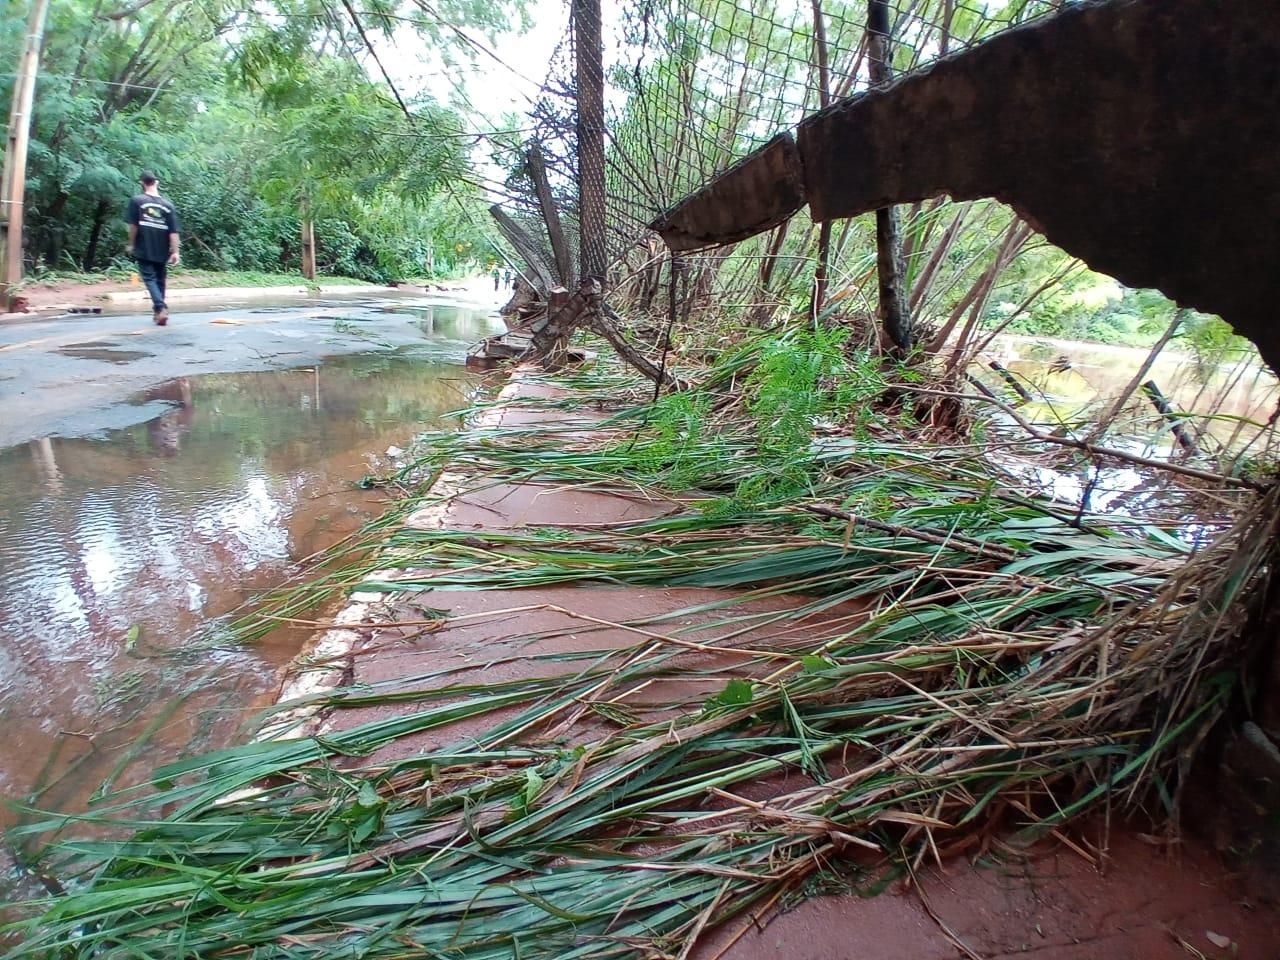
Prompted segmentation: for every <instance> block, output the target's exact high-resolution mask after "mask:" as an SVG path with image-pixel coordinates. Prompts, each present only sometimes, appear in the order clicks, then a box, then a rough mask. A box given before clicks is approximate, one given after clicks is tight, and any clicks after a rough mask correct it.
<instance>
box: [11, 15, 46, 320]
mask: <svg viewBox="0 0 1280 960" xmlns="http://www.w3.org/2000/svg"><path fill="white" fill-rule="evenodd" d="M48 12H49V0H33V2H32V4H31V13H30V16H29V17H28V19H27V39H26V43H25V44H24V45H23V49H22V59H21V60H19V61H18V74H17V78H16V79H15V81H14V85H13V104H12V106H11V107H10V110H9V136H8V139H7V140H6V141H5V151H4V172H3V176H2V178H0V271H2V273H0V311H7V310H8V309H9V300H10V298H11V297H12V296H13V294H14V293H15V292H16V288H17V286H18V284H20V283H21V282H22V227H23V215H22V214H23V202H24V200H25V197H26V187H27V145H28V143H29V142H30V139H31V105H32V103H33V102H34V101H35V94H36V74H37V73H38V72H39V69H40V50H41V48H42V47H43V46H44V22H45V16H46V15H47V14H48Z"/></svg>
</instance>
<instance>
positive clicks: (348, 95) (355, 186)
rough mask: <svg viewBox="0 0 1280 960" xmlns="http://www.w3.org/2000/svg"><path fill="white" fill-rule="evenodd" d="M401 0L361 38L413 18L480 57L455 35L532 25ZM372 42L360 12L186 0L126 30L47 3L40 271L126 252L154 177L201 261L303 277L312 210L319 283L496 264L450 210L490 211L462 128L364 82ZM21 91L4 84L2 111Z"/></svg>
mask: <svg viewBox="0 0 1280 960" xmlns="http://www.w3.org/2000/svg"><path fill="white" fill-rule="evenodd" d="M401 6H402V5H401V4H398V3H388V2H386V0H376V2H374V3H371V4H363V5H361V6H360V10H359V15H360V17H361V26H362V27H363V28H364V31H365V33H366V35H371V34H376V33H378V32H379V31H382V32H389V31H390V30H391V29H392V28H393V27H395V26H396V25H397V24H404V23H409V24H411V25H412V28H413V29H414V30H416V31H417V32H418V33H419V34H420V35H422V36H423V37H426V38H429V39H431V40H432V43H433V46H431V47H430V49H431V50H432V51H433V56H438V57H441V58H445V59H450V60H451V61H453V62H459V61H461V60H462V59H465V57H466V56H468V54H466V53H458V52H457V51H454V52H452V53H451V52H450V51H451V49H452V44H453V43H455V42H456V38H455V35H454V33H453V27H464V28H465V27H475V28H477V29H480V30H481V31H482V32H485V33H492V32H493V31H494V30H496V29H498V28H500V27H510V26H519V25H521V24H522V23H523V22H524V19H525V17H524V3H523V0H450V2H446V3H444V4H439V5H435V6H434V7H433V9H432V11H431V12H430V13H429V14H428V13H426V12H423V10H424V8H419V7H417V6H414V5H410V4H404V5H403V7H404V9H401ZM397 18H400V19H397ZM442 18H448V19H442ZM21 26H22V25H21V22H20V18H6V21H5V24H4V27H3V28H2V29H0V57H4V59H5V62H8V63H12V62H13V61H14V58H15V57H16V55H17V51H18V49H19V48H20V44H21V42H22V30H21ZM363 42H364V41H363V38H362V37H361V35H360V32H359V31H358V30H357V29H356V28H355V26H354V24H352V23H351V22H350V17H349V16H348V15H346V14H342V15H338V16H335V15H334V12H333V11H332V10H330V9H329V8H325V7H323V6H321V5H318V4H316V3H315V2H314V0H276V2H273V3H271V4H268V5H260V6H256V7H249V8H246V7H244V5H242V4H232V3H229V2H226V0H176V2H174V3H170V4H167V5H161V4H146V5H142V6H140V7H139V9H138V10H137V11H136V12H135V13H133V14H131V15H130V16H127V17H124V18H119V19H108V18H107V17H104V16H103V15H102V8H101V5H94V4H91V3H89V2H88V0H52V5H51V9H50V14H49V22H48V26H47V29H46V40H45V50H44V55H43V57H42V64H41V67H42V70H41V75H40V78H39V82H38V84H37V87H36V106H35V114H34V121H33V129H32V141H31V148H30V158H29V164H28V183H27V244H26V255H27V261H28V269H29V271H31V272H33V273H36V274H38V273H39V272H40V271H42V270H58V271H65V270H68V269H76V270H86V271H93V270H101V269H104V268H106V267H109V266H110V265H111V264H112V263H113V261H114V260H116V259H117V258H120V257H123V256H124V255H125V250H124V229H123V224H122V223H121V219H122V215H123V211H124V207H125V204H126V203H127V201H128V199H129V197H130V196H131V195H132V194H133V193H135V192H136V191H137V189H138V187H137V174H138V172H139V171H140V170H142V169H143V168H152V169H155V170H156V172H157V173H158V174H159V176H160V179H161V188H162V190H163V191H164V192H165V193H166V194H167V195H169V196H170V197H171V198H172V199H173V200H174V202H175V203H176V204H177V206H178V209H179V213H180V216H181V218H182V221H183V233H184V237H185V241H184V244H183V258H184V262H186V263H188V264H190V265H191V266H193V267H197V268H204V269H211V270H254V271H264V272H279V271H296V270H297V269H298V268H299V266H300V247H301V243H300V233H301V221H302V218H303V216H312V217H315V218H316V219H317V246H318V260H319V266H320V269H321V271H322V272H339V273H344V274H350V275H354V276H357V277H360V278H362V279H365V280H374V281H384V280H389V279H397V278H404V277H409V276H423V275H430V274H431V273H433V272H434V271H436V269H437V266H439V269H440V272H442V273H448V274H453V273H456V272H457V271H459V270H460V269H462V270H465V269H467V268H468V267H473V266H474V263H473V261H474V260H476V259H480V258H485V257H488V256H491V255H492V253H493V248H492V246H491V245H490V243H489V241H488V239H487V237H486V235H485V233H484V231H483V230H482V229H481V228H480V227H478V226H476V224H478V223H484V222H486V221H485V220H484V219H483V218H482V217H474V216H473V217H459V216H458V215H457V214H456V208H457V207H458V206H459V204H458V203H457V202H455V201H454V199H453V198H454V197H455V196H456V197H462V198H463V201H462V206H463V207H464V208H466V210H467V212H468V213H472V214H473V213H475V212H476V211H477V209H478V208H479V204H478V202H477V201H476V199H475V197H474V191H473V190H471V188H469V187H465V186H463V185H462V183H463V181H467V180H472V179H475V178H474V177H472V176H470V175H469V173H468V169H469V163H470V160H469V157H468V156H467V154H466V152H465V151H464V149H463V145H464V144H465V142H466V141H465V140H464V139H463V138H462V137H461V136H460V133H461V131H462V129H463V120H462V118H461V117H460V115H459V114H458V113H457V112H456V111H454V110H452V109H449V108H446V107H443V106H441V105H440V104H437V103H435V102H432V101H431V100H430V99H429V98H418V99H415V100H412V101H410V102H408V103H407V104H406V106H407V108H408V110H409V113H410V114H411V117H406V116H405V113H404V111H402V109H401V105H400V104H399V103H398V102H397V101H396V100H395V99H394V98H393V97H392V96H390V95H389V93H388V90H387V87H386V84H385V82H384V81H383V79H382V77H381V74H380V73H378V72H377V70H376V68H374V70H373V73H372V75H370V73H369V72H368V71H367V69H366V66H365V61H364V60H363V59H362V58H361V57H360V56H359V54H360V52H361V50H362V45H363ZM325 51H330V52H325ZM334 51H341V52H334ZM369 66H372V64H369ZM12 83H13V80H12V77H11V76H0V100H3V102H8V97H9V95H10V94H11V90H12ZM304 203H305V205H306V207H307V208H306V209H304ZM446 210H447V211H449V212H450V213H451V214H452V215H451V216H448V217H445V218H443V222H441V223H439V224H437V223H436V222H434V221H433V220H432V219H431V218H432V216H433V215H438V214H439V213H441V212H442V211H446ZM457 251H462V252H464V253H465V256H461V255H459V254H458V252H457ZM442 254H443V255H442Z"/></svg>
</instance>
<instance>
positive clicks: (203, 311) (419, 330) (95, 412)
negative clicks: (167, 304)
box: [0, 294, 501, 448]
mask: <svg viewBox="0 0 1280 960" xmlns="http://www.w3.org/2000/svg"><path fill="white" fill-rule="evenodd" d="M494 296H495V300H494V301H493V303H491V304H485V303H482V302H475V301H467V300H458V299H449V298H447V297H445V296H437V297H431V296H421V295H407V296H406V295H394V296H393V295H387V296H370V295H369V294H363V295H360V296H356V297H351V298H340V297H336V296H331V295H326V296H325V297H324V298H322V299H309V300H298V299H292V300H288V301H286V302H276V303H271V302H262V301H259V302H256V303H253V304H251V305H239V306H235V305H228V306H225V307H223V308H221V309H219V308H218V307H217V306H216V305H209V306H203V307H200V308H197V309H191V310H184V311H181V312H177V313H174V314H173V315H172V316H171V317H170V320H169V324H168V326H165V327H157V326H156V325H155V324H154V323H153V322H152V320H151V316H150V313H149V312H148V313H145V314H141V313H125V312H120V313H115V314H102V315H72V316H63V317H33V318H32V319H30V320H25V319H24V320H21V321H6V322H4V323H0V448H4V447H8V446H12V445H14V444H18V443H23V442H25V441H28V440H34V439H37V438H40V437H49V436H64V437H73V436H81V437H82V436H92V435H94V434H95V433H99V432H101V431H104V430H109V429H112V428H116V427H122V426H127V425H129V424H132V423H138V422H141V421H144V420H149V419H151V418H152V417H155V416H157V415H158V414H160V413H163V412H164V410H165V409H167V407H166V405H165V404H164V403H163V402H160V401H147V400H145V399H142V398H141V397H140V396H139V394H140V393H141V392H142V391H144V390H146V389H147V388H148V387H153V386H155V385H157V384H160V383H163V382H165V381H168V380H172V379H175V378H177V377H186V376H196V375H199V374H205V373H231V372H239V371H251V370H272V369H278V368H281V367H297V366H304V365H309V364H313V363H315V362H316V361H318V360H321V359H323V358H324V357H330V356H340V355H344V354H351V353H366V352H369V351H372V350H387V349H404V348H422V349H424V350H427V351H430V352H433V353H434V355H435V356H437V357H438V358H439V359H448V358H455V359H460V358H461V356H462V354H463V351H464V350H465V346H466V344H468V343H470V342H474V341H475V340H478V339H480V338H481V337H483V336H486V335H488V334H490V333H492V332H498V331H500V330H501V324H500V323H499V322H498V321H497V320H496V318H491V316H490V315H491V311H492V310H493V309H495V308H496V306H497V304H498V302H499V301H498V300H497V299H496V298H497V297H498V296H500V295H498V294H495V295H494ZM441 307H444V308H447V309H444V310H440V309H438V308H441ZM458 308H463V309H462V310H461V311H459V310H458Z"/></svg>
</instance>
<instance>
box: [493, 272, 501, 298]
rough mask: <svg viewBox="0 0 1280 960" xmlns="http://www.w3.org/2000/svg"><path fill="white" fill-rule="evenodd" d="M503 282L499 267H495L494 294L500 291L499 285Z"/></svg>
mask: <svg viewBox="0 0 1280 960" xmlns="http://www.w3.org/2000/svg"><path fill="white" fill-rule="evenodd" d="M501 281H502V274H501V273H499V272H498V268H497V267H494V268H493V289H494V292H495V293H496V292H497V290H498V284H499V283H500V282H501Z"/></svg>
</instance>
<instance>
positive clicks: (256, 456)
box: [0, 299, 494, 902]
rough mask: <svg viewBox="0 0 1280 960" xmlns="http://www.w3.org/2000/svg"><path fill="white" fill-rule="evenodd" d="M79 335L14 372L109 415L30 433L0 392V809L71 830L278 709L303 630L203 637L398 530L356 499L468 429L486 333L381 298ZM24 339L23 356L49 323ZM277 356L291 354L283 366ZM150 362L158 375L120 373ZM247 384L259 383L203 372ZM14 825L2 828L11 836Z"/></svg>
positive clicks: (7, 334)
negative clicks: (463, 426) (101, 794)
mask: <svg viewBox="0 0 1280 960" xmlns="http://www.w3.org/2000/svg"><path fill="white" fill-rule="evenodd" d="M264 310H270V311H275V312H273V313H264V312H263V311H264ZM219 317H229V318H233V319H243V320H244V321H245V322H244V323H243V324H242V325H238V326H237V325H231V324H216V323H214V320H215V319H216V318H219ZM272 317H276V318H278V319H277V320H275V321H272V320H271V319H270V318H272ZM264 318H265V319H264ZM144 319H145V318H144ZM340 321H341V322H340ZM73 323H74V324H77V325H78V326H77V329H76V330H75V331H59V332H57V333H51V334H50V335H49V336H48V337H47V338H42V340H43V342H41V343H40V344H39V345H38V346H37V345H28V346H26V347H21V348H18V349H10V350H9V351H8V352H7V353H3V352H0V371H3V372H2V373H0V375H6V374H7V375H9V376H11V377H13V378H15V379H20V380H21V382H22V384H23V387H22V388H21V391H23V392H25V395H26V396H27V397H28V398H36V399H38V398H41V397H46V396H47V395H48V393H49V392H50V391H56V390H58V389H65V390H67V391H68V392H69V393H70V394H71V397H70V398H69V399H71V400H74V399H75V397H76V396H79V395H80V394H81V393H82V392H86V393H89V394H90V395H91V396H92V398H93V402H94V405H93V406H92V407H90V408H89V409H87V410H83V411H81V410H73V409H70V408H65V407H63V406H61V405H59V407H58V410H57V411H56V412H50V411H48V410H35V409H34V408H33V412H32V413H31V415H30V416H25V417H24V416H15V414H14V412H13V406H12V397H13V393H14V388H13V386H12V383H13V380H9V381H7V382H6V383H0V388H3V387H6V386H8V387H9V390H10V392H9V394H8V395H7V396H6V395H3V394H0V418H2V422H3V427H2V428H0V430H2V432H3V433H4V435H5V436H6V437H12V436H21V437H23V439H22V440H21V442H19V443H17V444H15V445H10V446H7V448H0V724H2V725H3V730H4V733H5V736H4V737H3V738H0V797H5V798H10V799H25V798H33V799H35V800H36V802H38V803H39V804H40V806H42V807H44V808H46V809H60V810H73V809H78V808H82V807H83V805H84V803H85V802H86V801H87V800H88V799H89V797H90V795H91V794H92V793H93V791H94V790H95V789H97V788H98V786H99V785H100V784H101V783H102V782H103V781H104V780H114V782H115V783H116V785H120V784H122V783H127V782H129V781H130V780H132V779H135V778H136V775H137V773H138V772H140V771H141V770H143V769H146V768H149V767H151V766H153V765H154V764H155V763H156V762H159V761H161V760H165V759H172V758H173V757H174V756H176V755H178V754H179V753H180V752H182V751H186V750H194V749H199V748H201V747H210V746H216V745H219V744H221V743H224V742H227V741H229V740H230V739H231V738H233V737H234V736H235V735H236V733H237V731H238V729H239V727H240V724H241V723H242V722H243V720H244V719H245V718H246V717H247V716H248V715H250V714H251V713H252V712H253V710H254V709H255V708H256V706H257V705H259V704H260V703H261V702H263V700H264V698H265V699H270V698H271V697H273V696H274V693H275V690H276V687H277V685H278V683H279V676H278V674H279V671H280V669H281V668H282V666H283V665H284V664H285V663H287V662H288V660H289V659H290V658H291V657H292V656H293V655H294V654H295V653H296V652H297V650H298V648H299V646H300V644H301V643H302V641H303V640H304V639H305V636H306V631H305V630H300V629H297V630H289V629H282V630H281V631H277V632H276V633H275V634H273V635H271V636H270V637H268V638H267V639H266V640H264V641H262V642H260V643H258V644H255V645H253V646H251V647H242V646H231V645H227V644H219V643H218V642H216V640H211V636H212V632H211V626H212V625H216V624H217V623H218V622H219V621H218V618H220V617H223V616H224V615H225V614H227V613H228V612H229V611H231V610H233V609H235V608H236V607H238V606H240V605H241V604H242V603H244V602H246V601H247V600H250V599H251V598H252V597H254V596H256V595H258V594H259V593H261V592H262V591H263V590H266V589H269V588H271V587H274V586H277V585H278V584H280V583H281V582H282V581H283V580H285V579H286V578H287V577H288V576H290V575H291V574H292V573H295V572H296V571H297V570H298V569H299V561H300V560H302V559H303V558H305V557H307V556H309V555H311V554H313V553H315V552H316V551H318V550H320V549H323V548H324V547H326V546H328V545H331V544H332V543H335V542H337V541H338V540H340V539H342V538H343V537H344V536H346V535H348V534H349V533H351V532H353V531H354V530H356V529H358V528H359V526H360V525H361V524H362V523H364V522H365V521H367V520H369V519H371V518H373V517H376V516H378V515H379V514H380V513H381V512H382V510H383V508H384V506H385V502H386V494H385V493H383V492H379V491H377V490H359V489H357V488H356V487H355V481H357V480H359V479H360V478H362V477H363V476H365V475H368V474H371V473H382V472H385V471H387V470H388V469H389V468H392V467H394V466H395V465H396V464H397V463H398V462H402V460H403V457H404V455H405V451H406V450H407V449H408V448H409V447H410V446H411V444H412V441H413V438H414V436H415V435H416V434H418V433H421V432H422V431H424V430H428V429H440V428H442V427H447V426H448V425H449V424H451V423H456V422H457V417H456V416H453V415H452V412H453V411H457V410H459V409H461V408H464V407H466V406H468V405H469V404H470V403H471V402H472V401H473V400H474V399H475V396H476V391H477V390H478V389H480V386H479V385H480V381H479V380H478V378H477V377H475V376H474V375H473V374H470V373H468V372H467V371H466V370H465V369H464V368H463V367H462V366H461V363H462V360H463V358H464V354H465V349H466V346H467V345H468V344H469V343H471V342H473V341H474V340H476V339H478V338H479V337H481V336H483V335H486V334H487V333H489V332H490V331H491V330H492V329H493V324H494V320H493V319H492V318H491V317H490V316H489V315H488V312H487V311H485V310H476V309H464V308H459V307H456V306H448V305H440V304H435V305H431V304H425V303H422V302H421V301H418V300H415V301H410V302H398V303H393V302H387V301H383V300H377V301H370V300H367V299H366V300H361V301H359V302H353V303H343V304H339V305H334V304H308V305H306V306H305V307H298V306H295V307H292V308H281V307H267V308H262V307H257V308H254V309H252V310H247V311H242V312H239V313H234V314H231V313H211V314H192V315H186V316H184V317H179V318H175V322H174V324H173V325H171V326H170V327H169V328H167V329H163V330H162V329H159V328H154V327H153V328H151V329H147V328H145V327H144V328H142V331H141V332H137V335H136V336H133V335H131V334H130V332H129V331H130V330H131V329H134V328H136V327H137V325H138V323H139V318H138V317H136V316H134V317H129V316H122V317H94V318H92V319H90V320H88V321H81V320H76V321H73ZM344 324H349V325H351V326H352V327H354V328H356V329H357V330H358V331H362V332H363V331H367V333H362V332H357V333H349V332H346V331H345V330H344ZM335 325H336V326H337V330H335V329H334V328H335ZM22 326H23V329H24V330H25V332H26V333H27V334H28V341H27V342H28V343H29V341H30V339H31V338H30V336H29V335H30V334H31V333H32V332H33V330H34V329H36V328H44V329H46V330H47V329H50V328H51V326H53V325H50V324H48V323H40V324H32V325H26V324H24V325H22ZM86 327H89V328H91V329H86ZM184 328H185V329H186V332H184ZM299 330H301V331H307V332H308V334H307V337H306V339H301V338H297V337H295V336H294V332H296V331H299ZM210 331H212V332H210ZM135 332H136V331H135ZM0 335H2V336H3V337H4V338H5V340H7V341H8V343H9V344H17V343H20V342H22V341H20V340H18V338H17V337H15V329H14V328H12V327H10V328H8V329H0ZM166 337H168V338H169V339H165V338H166ZM281 338H283V339H284V340H286V341H287V342H288V343H290V344H293V343H295V342H296V347H297V349H296V350H294V351H291V352H289V353H288V354H287V359H286V356H285V354H284V352H282V351H280V350H279V349H278V347H279V345H280V344H279V341H280V340H281ZM137 343H143V344H145V345H146V350H145V352H146V353H148V354H150V355H151V356H147V357H142V358H132V359H127V360H122V359H120V357H119V354H120V353H141V352H144V351H143V350H141V349H138V350H135V349H133V346H134V344H137ZM272 343H274V344H275V345H276V346H275V348H273V349H276V352H275V353H274V354H269V353H267V352H266V351H265V350H259V348H260V347H266V346H269V345H270V344H272ZM115 344H126V345H128V346H129V347H130V349H129V350H128V351H125V350H117V349H116V347H115ZM215 345H220V346H218V347H217V349H218V350H219V352H217V353H215V354H214V356H213V358H212V359H210V360H209V362H207V363H197V362H192V357H196V359H199V357H198V352H199V351H200V350H202V349H203V350H211V349H214V347H215ZM254 350H258V352H260V353H261V356H260V357H259V356H256V355H253V353H252V351H254ZM316 353H324V354H329V356H326V357H323V358H313V354H316ZM333 354H338V355H333ZM342 354H346V355H342ZM16 356H25V357H26V358H27V359H26V360H25V361H24V362H22V363H21V364H19V363H17V362H16V361H15V359H14V358H15V357H16ZM303 358H305V359H306V363H305V364H303V365H301V366H298V365H296V364H293V363H292V362H291V361H292V360H301V359H303ZM285 363H289V364H290V365H289V366H288V368H287V369H279V368H280V367H281V366H282V365H284V364H285ZM237 364H241V365H243V366H247V367H250V368H252V369H249V370H240V371H235V372H221V373H215V372H208V373H205V372H202V371H205V370H209V369H210V368H211V367H217V368H222V367H232V366H235V365H237ZM94 371H96V376H95V375H94V373H93V372H94ZM176 372H182V373H185V374H186V375H185V376H179V377H175V376H174V374H175V373H176ZM91 376H93V379H83V378H88V377H91ZM58 385H61V386H58ZM19 395H23V394H22V393H21V392H20V393H19ZM28 402H34V400H29V401H28ZM17 817H18V815H17V814H16V813H15V812H13V811H6V810H0V826H6V825H9V824H12V823H13V822H14V821H15V819H17ZM5 859H6V858H5V856H4V855H3V853H2V852H0V866H2V865H3V861H4V860H5ZM0 873H3V870H0ZM5 886H6V881H5V879H4V877H3V876H0V902H3V900H4V899H5V896H4V893H5Z"/></svg>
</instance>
